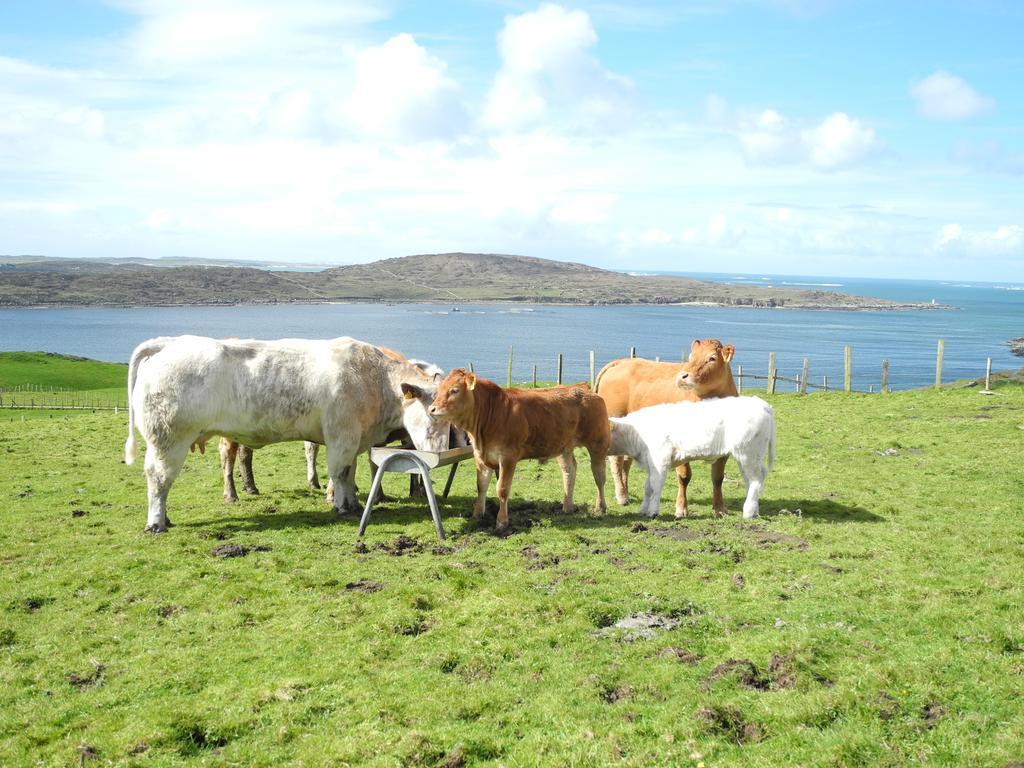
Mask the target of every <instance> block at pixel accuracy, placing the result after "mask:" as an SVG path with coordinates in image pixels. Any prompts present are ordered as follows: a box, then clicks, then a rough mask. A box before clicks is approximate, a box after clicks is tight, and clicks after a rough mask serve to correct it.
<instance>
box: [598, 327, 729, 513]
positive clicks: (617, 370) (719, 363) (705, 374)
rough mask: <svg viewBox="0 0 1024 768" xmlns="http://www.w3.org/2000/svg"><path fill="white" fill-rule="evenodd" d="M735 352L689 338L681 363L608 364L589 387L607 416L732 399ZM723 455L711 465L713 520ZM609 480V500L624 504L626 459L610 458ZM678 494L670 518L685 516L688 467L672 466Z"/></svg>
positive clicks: (720, 502) (719, 502)
mask: <svg viewBox="0 0 1024 768" xmlns="http://www.w3.org/2000/svg"><path fill="white" fill-rule="evenodd" d="M735 352H736V348H735V347H734V346H733V345H732V344H724V345H723V344H722V342H720V341H719V340H718V339H694V341H693V344H692V345H691V346H690V359H689V361H688V362H685V363H655V362H653V361H651V360H644V359H642V358H629V357H625V358H622V359H620V360H612V361H611V362H610V363H608V365H606V366H605V367H604V368H602V369H601V372H600V373H599V374H598V375H597V380H596V382H595V389H596V390H597V393H598V394H599V395H600V396H601V397H603V398H604V402H605V405H606V406H607V407H608V415H609V416H625V415H626V414H627V413H632V412H633V411H636V410H639V409H640V408H645V407H647V406H648V405H658V404H660V403H675V402H679V401H680V400H689V401H693V400H704V399H706V398H709V397H727V396H729V395H736V394H737V391H736V383H735V382H734V381H733V379H732V370H731V369H730V368H729V361H730V360H732V358H733V355H734V354H735ZM727 459H728V457H726V458H722V459H719V460H717V461H716V462H714V463H713V464H712V465H711V481H712V485H713V501H712V504H713V507H714V510H715V514H716V515H718V516H719V517H720V516H722V515H724V514H725V512H726V509H725V500H724V499H723V498H722V480H723V479H724V478H725V463H726V461H727ZM610 462H611V465H612V479H613V480H614V481H615V499H616V500H617V501H618V502H619V504H628V503H629V485H628V483H629V468H630V466H631V465H632V463H633V461H632V459H630V458H629V457H627V456H612V457H610ZM676 473H677V476H678V478H679V491H678V493H677V495H676V517H686V516H687V514H688V513H689V512H688V510H687V506H686V486H687V485H688V484H689V482H690V477H691V476H692V473H691V470H690V465H689V464H682V465H680V466H679V467H677V468H676Z"/></svg>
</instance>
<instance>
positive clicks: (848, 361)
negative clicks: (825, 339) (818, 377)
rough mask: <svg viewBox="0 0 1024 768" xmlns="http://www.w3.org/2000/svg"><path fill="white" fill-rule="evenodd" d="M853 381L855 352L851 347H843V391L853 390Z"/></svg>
mask: <svg viewBox="0 0 1024 768" xmlns="http://www.w3.org/2000/svg"><path fill="white" fill-rule="evenodd" d="M852 379H853V352H852V350H851V349H850V345H849V344H847V345H846V346H845V347H843V391H844V392H849V391H850V389H852Z"/></svg>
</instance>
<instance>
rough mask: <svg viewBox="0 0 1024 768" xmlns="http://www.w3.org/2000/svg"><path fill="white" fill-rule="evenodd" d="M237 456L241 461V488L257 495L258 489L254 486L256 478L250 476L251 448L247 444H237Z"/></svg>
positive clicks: (258, 493)
mask: <svg viewBox="0 0 1024 768" xmlns="http://www.w3.org/2000/svg"><path fill="white" fill-rule="evenodd" d="M238 458H239V460H240V461H241V462H242V488H244V489H245V492H246V493H251V494H252V495H253V496H259V495H260V490H259V488H257V487H256V478H254V477H253V476H252V448H250V447H249V446H248V445H240V446H238Z"/></svg>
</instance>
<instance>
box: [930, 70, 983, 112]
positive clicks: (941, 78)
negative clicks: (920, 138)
mask: <svg viewBox="0 0 1024 768" xmlns="http://www.w3.org/2000/svg"><path fill="white" fill-rule="evenodd" d="M910 95H911V96H913V98H914V101H916V102H917V111H918V112H919V113H920V114H921V115H923V116H924V117H927V118H930V119H932V120H963V119H965V118H968V117H974V116H976V115H979V114H981V113H982V112H986V111H987V110H989V109H991V108H992V106H993V105H994V103H995V102H993V101H992V99H990V98H988V97H987V96H982V95H981V94H979V93H978V92H977V91H975V90H974V89H973V88H971V86H970V85H968V84H967V83H966V82H964V80H962V79H961V78H959V77H957V76H956V75H951V74H949V73H948V72H944V71H942V70H941V69H940V70H938V71H937V72H934V73H932V74H931V75H929V76H928V77H926V78H924V79H923V80H920V81H918V82H916V83H914V84H913V85H912V86H911V88H910Z"/></svg>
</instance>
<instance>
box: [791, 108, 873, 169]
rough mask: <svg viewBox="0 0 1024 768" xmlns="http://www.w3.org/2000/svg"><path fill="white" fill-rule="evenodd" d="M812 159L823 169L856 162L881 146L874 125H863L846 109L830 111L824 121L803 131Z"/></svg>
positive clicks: (802, 135)
mask: <svg viewBox="0 0 1024 768" xmlns="http://www.w3.org/2000/svg"><path fill="white" fill-rule="evenodd" d="M801 138H802V139H803V141H804V145H805V146H806V147H807V149H808V152H809V155H810V160H811V163H812V164H813V165H814V167H816V168H819V169H821V170H823V171H832V170H837V169H839V168H845V167H847V166H850V165H853V164H854V163H857V162H859V161H861V160H863V159H864V158H866V157H868V156H869V155H871V154H872V153H873V152H874V151H875V150H876V149H877V148H878V139H877V137H876V136H875V130H874V128H870V127H868V126H866V125H864V124H863V123H862V122H860V121H859V120H855V119H854V118H851V117H850V116H849V115H847V114H846V113H845V112H836V113H835V114H833V115H829V116H828V117H826V118H825V119H824V120H822V121H821V123H820V124H819V125H818V126H816V127H814V128H811V129H809V130H805V131H803V132H802V133H801Z"/></svg>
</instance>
